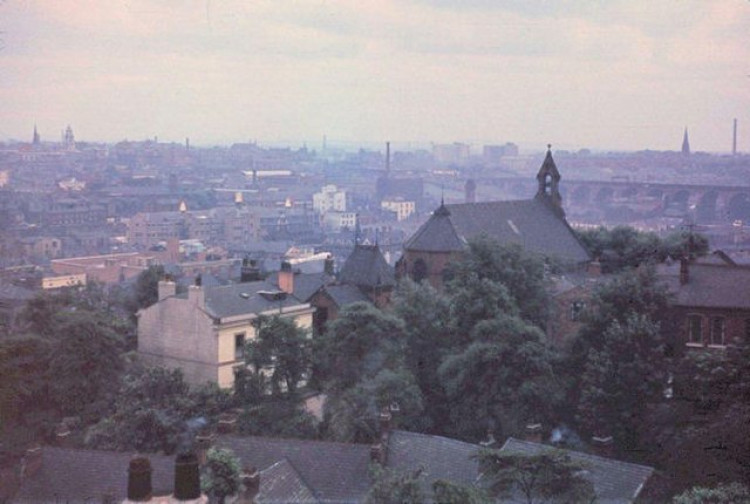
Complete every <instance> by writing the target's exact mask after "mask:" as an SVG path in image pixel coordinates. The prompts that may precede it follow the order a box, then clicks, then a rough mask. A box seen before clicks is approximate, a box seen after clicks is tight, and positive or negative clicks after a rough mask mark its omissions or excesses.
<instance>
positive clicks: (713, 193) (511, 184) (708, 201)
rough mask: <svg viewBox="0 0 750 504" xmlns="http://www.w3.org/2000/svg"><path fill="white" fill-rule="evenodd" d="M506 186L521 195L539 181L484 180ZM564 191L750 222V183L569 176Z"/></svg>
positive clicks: (601, 202) (573, 200)
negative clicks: (707, 183)
mask: <svg viewBox="0 0 750 504" xmlns="http://www.w3.org/2000/svg"><path fill="white" fill-rule="evenodd" d="M482 183H487V184H493V185H495V186H498V187H501V188H503V189H505V190H506V191H507V192H508V193H510V194H513V195H514V196H517V197H519V198H528V197H529V195H530V194H533V191H534V189H535V187H536V186H535V184H533V183H530V181H528V180H525V179H521V178H507V179H494V180H492V181H489V180H488V181H482ZM560 192H561V194H562V197H563V201H564V202H565V204H566V206H567V205H574V206H577V207H586V206H597V207H601V206H610V205H617V204H618V203H619V204H622V203H628V202H634V201H641V202H649V201H651V202H653V203H654V204H655V205H658V206H660V207H661V209H662V210H663V211H664V212H665V213H667V214H668V213H672V214H675V215H677V214H686V213H687V212H688V211H694V212H695V216H696V219H697V220H698V221H700V222H732V221H734V220H743V221H745V222H750V187H747V186H718V185H708V186H698V185H688V184H654V183H645V182H629V181H586V180H565V179H563V181H562V182H561V183H560Z"/></svg>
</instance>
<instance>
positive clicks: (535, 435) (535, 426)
mask: <svg viewBox="0 0 750 504" xmlns="http://www.w3.org/2000/svg"><path fill="white" fill-rule="evenodd" d="M523 437H524V439H525V440H526V441H529V442H531V443H541V442H542V424H540V423H528V424H526V428H525V429H524V436H523Z"/></svg>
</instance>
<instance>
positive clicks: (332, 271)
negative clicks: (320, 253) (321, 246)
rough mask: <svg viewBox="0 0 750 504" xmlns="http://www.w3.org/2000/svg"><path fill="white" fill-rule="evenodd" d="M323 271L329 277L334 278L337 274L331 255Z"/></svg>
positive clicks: (327, 258)
mask: <svg viewBox="0 0 750 504" xmlns="http://www.w3.org/2000/svg"><path fill="white" fill-rule="evenodd" d="M323 271H324V272H325V274H326V275H328V276H334V275H335V274H336V272H335V267H334V262H333V257H332V256H331V254H328V257H326V259H325V262H324V263H323Z"/></svg>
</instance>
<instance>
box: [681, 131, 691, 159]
mask: <svg viewBox="0 0 750 504" xmlns="http://www.w3.org/2000/svg"><path fill="white" fill-rule="evenodd" d="M682 154H683V155H684V156H689V155H690V142H689V141H688V132H687V126H685V134H684V135H682Z"/></svg>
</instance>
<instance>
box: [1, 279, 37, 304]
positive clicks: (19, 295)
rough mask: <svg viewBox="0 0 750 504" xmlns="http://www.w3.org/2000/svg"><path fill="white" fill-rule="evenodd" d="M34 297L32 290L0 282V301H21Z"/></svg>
mask: <svg viewBox="0 0 750 504" xmlns="http://www.w3.org/2000/svg"><path fill="white" fill-rule="evenodd" d="M33 297H34V291H32V290H31V289H27V288H25V287H19V286H17V285H13V284H10V283H0V301H18V302H19V303H23V302H25V301H28V300H30V299H32V298H33Z"/></svg>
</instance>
